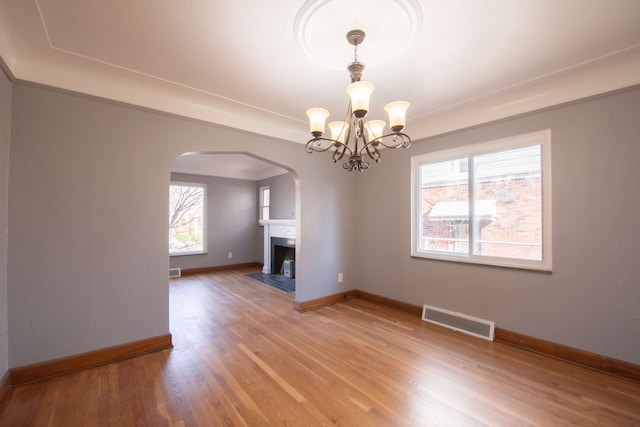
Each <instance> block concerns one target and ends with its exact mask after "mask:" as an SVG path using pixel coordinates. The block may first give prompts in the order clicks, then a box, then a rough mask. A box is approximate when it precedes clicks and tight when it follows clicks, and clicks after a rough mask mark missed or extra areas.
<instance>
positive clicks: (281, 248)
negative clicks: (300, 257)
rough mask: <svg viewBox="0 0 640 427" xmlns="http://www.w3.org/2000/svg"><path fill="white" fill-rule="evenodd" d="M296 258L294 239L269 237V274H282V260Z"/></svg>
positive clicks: (293, 259)
mask: <svg viewBox="0 0 640 427" xmlns="http://www.w3.org/2000/svg"><path fill="white" fill-rule="evenodd" d="M295 259H296V239H288V238H285V237H272V238H271V274H284V262H285V261H286V260H289V261H295Z"/></svg>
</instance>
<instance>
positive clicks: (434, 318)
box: [422, 305, 495, 341]
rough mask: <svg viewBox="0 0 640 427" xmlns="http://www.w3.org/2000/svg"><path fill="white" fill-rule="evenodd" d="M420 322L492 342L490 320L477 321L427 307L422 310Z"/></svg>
mask: <svg viewBox="0 0 640 427" xmlns="http://www.w3.org/2000/svg"><path fill="white" fill-rule="evenodd" d="M422 320H425V321H427V322H431V323H435V324H436V325H440V326H446V327H448V328H451V329H453V330H454V331H460V332H464V333H467V334H469V335H473V336H476V337H480V338H484V339H486V340H489V341H493V335H494V329H495V323H494V322H492V321H490V320H484V319H478V318H477V317H472V316H467V315H466V314H462V313H456V312H454V311H449V310H444V309H442V308H437V307H431V306H428V305H425V306H424V307H423V308H422Z"/></svg>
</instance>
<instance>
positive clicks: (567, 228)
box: [355, 88, 640, 364]
mask: <svg viewBox="0 0 640 427" xmlns="http://www.w3.org/2000/svg"><path fill="white" fill-rule="evenodd" d="M639 119H640V89H638V88H636V89H635V90H628V91H625V92H622V93H617V94H614V95H611V96H604V97H600V98H597V99H592V100H585V101H583V102H579V103H575V104H571V105H567V106H562V107H558V108H555V109H550V110H547V111H544V112H539V113H536V114H529V115H526V116H523V117H519V118H514V119H511V120H505V121H502V122H499V123H496V124H490V125H486V126H481V127H477V128H475V129H471V130H466V131H461V132H457V133H453V134H449V135H446V136H440V137H436V138H432V139H429V140H426V141H421V142H417V143H414V144H413V146H412V148H410V149H409V150H393V151H389V150H387V151H385V152H384V153H383V155H382V163H381V164H380V165H375V167H372V168H371V169H370V170H369V171H367V172H366V173H364V174H361V175H359V176H358V188H357V191H356V193H355V194H356V195H357V198H358V201H357V205H358V209H359V212H360V215H359V218H360V220H359V221H358V224H357V236H356V240H357V241H358V242H359V245H358V256H357V259H358V268H357V272H358V274H359V278H358V282H357V287H358V289H361V290H364V291H368V292H372V293H375V294H379V295H384V296H387V297H390V298H394V299H398V300H401V301H405V302H409V303H412V304H417V305H423V304H430V305H434V306H438V307H442V308H446V309H449V310H453V311H457V312H462V313H467V314H469V315H473V316H477V317H480V318H484V319H490V320H494V321H495V322H496V326H497V327H500V328H504V329H508V330H511V331H516V332H519V333H522V334H526V335H530V336H534V337H538V338H541V339H545V340H549V341H553V342H556V343H561V344H565V345H568V346H571V347H575V348H579V349H583V350H587V351H592V352H595V353H599V354H602V355H606V356H609V357H613V358H617V359H621V360H625V361H629V362H632V363H636V364H638V363H640V335H639V334H640V332H639V331H640V222H638V214H639V213H640V191H638V183H640V168H639V167H638V158H640V143H639V141H640V120H639ZM542 129H551V138H552V142H551V144H552V146H551V147H552V162H551V163H552V169H553V173H552V176H553V178H552V186H553V189H552V193H553V202H552V208H553V220H552V223H553V272H552V273H550V274H549V273H540V272H534V271H524V270H516V269H508V268H498V267H484V266H478V265H472V264H461V263H452V262H445V261H434V260H427V259H418V258H415V259H413V258H411V257H410V255H409V254H410V245H411V241H410V233H411V230H410V217H411V212H410V196H411V194H410V191H409V185H410V180H411V177H410V167H411V156H412V155H416V154H421V153H426V152H430V151H435V150H441V149H446V148H450V147H457V146H461V145H465V144H472V143H478V142H483V141H490V140H493V139H497V138H503V137H508V136H512V135H518V134H523V133H527V132H532V131H537V130H542ZM407 131H408V133H409V134H410V133H411V129H410V128H408V129H407ZM365 213H366V215H365Z"/></svg>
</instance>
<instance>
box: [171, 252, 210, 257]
mask: <svg viewBox="0 0 640 427" xmlns="http://www.w3.org/2000/svg"><path fill="white" fill-rule="evenodd" d="M207 254H208V253H207V252H184V253H179V254H169V256H170V257H174V256H189V255H207Z"/></svg>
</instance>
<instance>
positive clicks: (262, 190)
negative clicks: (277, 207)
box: [258, 185, 271, 221]
mask: <svg viewBox="0 0 640 427" xmlns="http://www.w3.org/2000/svg"><path fill="white" fill-rule="evenodd" d="M266 191H268V192H269V203H268V204H266V205H265V201H264V199H265V197H264V194H265V192H266ZM265 208H266V209H267V210H266V212H267V215H266V218H265V215H264V212H265ZM270 211H271V187H269V186H268V185H267V186H264V187H260V213H259V218H258V219H259V220H260V221H262V220H268V219H270V218H271V212H270Z"/></svg>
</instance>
